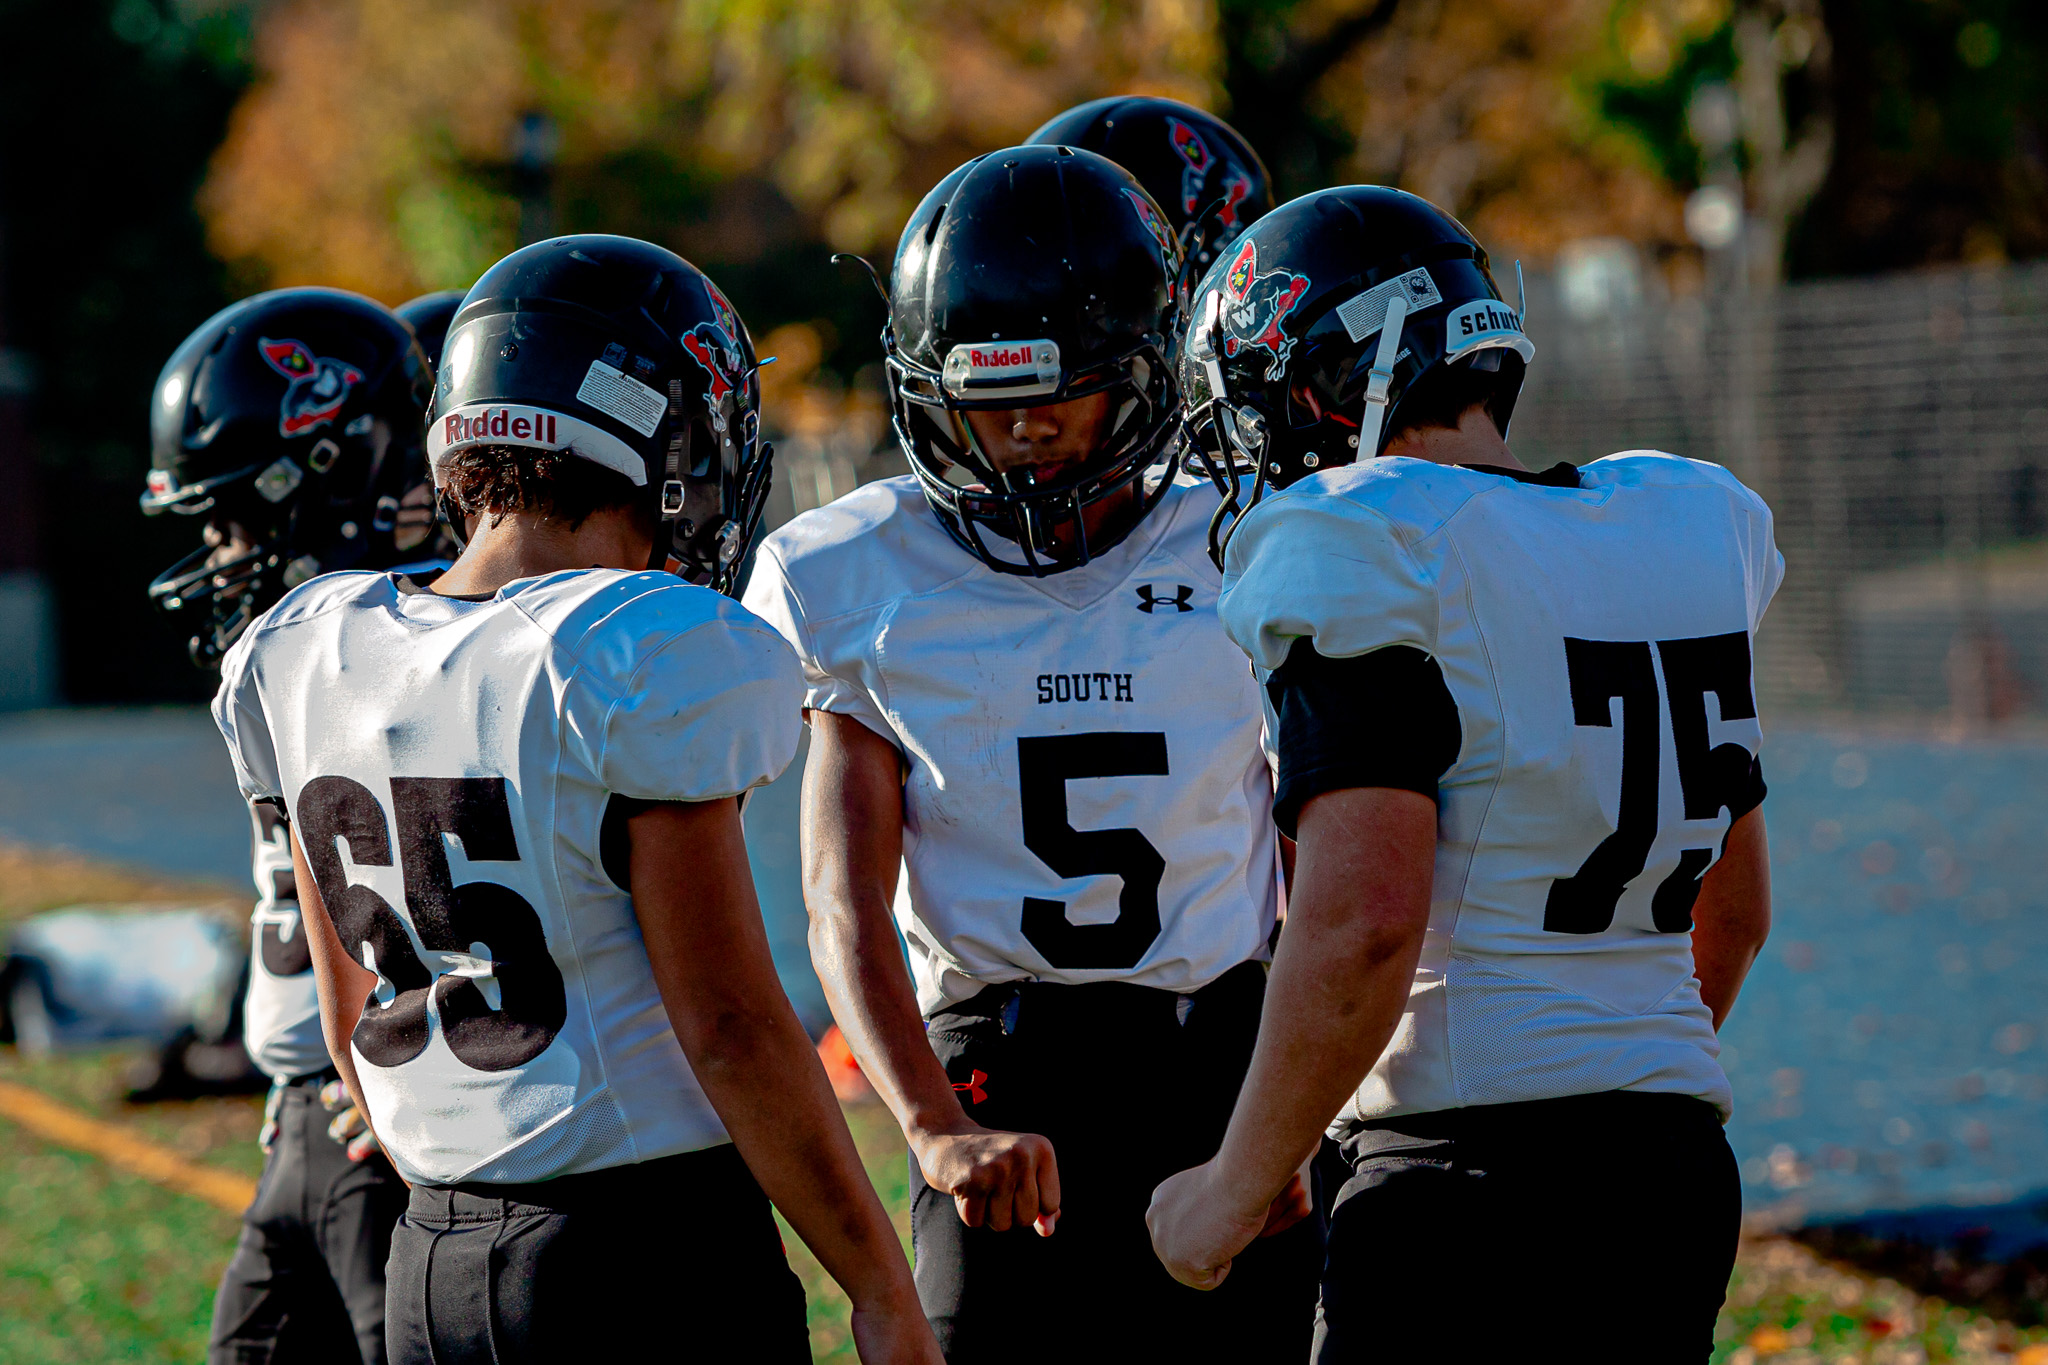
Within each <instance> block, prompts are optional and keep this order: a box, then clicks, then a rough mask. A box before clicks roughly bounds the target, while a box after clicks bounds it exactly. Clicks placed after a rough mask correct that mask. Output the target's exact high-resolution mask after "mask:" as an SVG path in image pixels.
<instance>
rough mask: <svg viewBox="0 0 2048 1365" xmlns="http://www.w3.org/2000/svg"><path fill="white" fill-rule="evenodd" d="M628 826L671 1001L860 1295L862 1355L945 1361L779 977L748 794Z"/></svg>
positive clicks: (701, 1067)
mask: <svg viewBox="0 0 2048 1365" xmlns="http://www.w3.org/2000/svg"><path fill="white" fill-rule="evenodd" d="M626 828H627V833H628V837H629V839H630V841H631V845H632V883H633V905H634V910H635V912H636V914H637V915H638V917H639V920H640V928H641V932H642V933H643V934H644V935H645V938H646V942H647V956H648V959H649V961H650V962H652V963H653V965H654V978H655V982H656V984H657V985H658V986H659V987H660V990H661V997H662V1003H663V1004H664V1005H665V1006H666V1007H667V1010H668V1017H669V1022H670V1024H671V1025H672V1026H673V1027H674V1029H675V1031H676V1038H677V1040H678V1041H680V1042H681V1043H682V1046H683V1053H684V1055H685V1056H686V1057H688V1058H689V1061H690V1069H691V1071H692V1072H693V1073H694V1074H695V1075H696V1076H697V1078H698V1080H699V1081H700V1082H701V1083H702V1084H703V1087H704V1093H705V1094H706V1095H707V1096H708V1097H709V1098H710V1100H711V1103H712V1106H713V1107H714V1108H716V1109H717V1111H718V1116H719V1118H720V1119H721V1120H723V1122H724V1123H725V1126H726V1130H727V1131H728V1132H729V1133H731V1135H732V1139H733V1142H734V1143H735V1144H736V1145H737V1146H738V1147H739V1150H740V1155H741V1156H743V1157H745V1158H746V1162H747V1165H748V1167H749V1168H750V1169H751V1170H752V1171H753V1172H754V1177H755V1179H757V1180H759V1181H760V1182H761V1188H762V1189H763V1190H764V1191H766V1193H767V1195H768V1198H769V1199H770V1200H771V1201H773V1202H774V1204H775V1207H776V1208H778V1209H780V1210H781V1211H782V1213H783V1216H784V1217H786V1218H788V1219H789V1221H790V1225H791V1226H793V1227H794V1228H795V1229H796V1230H797V1234H798V1235H799V1236H800V1237H802V1238H803V1239H804V1244H805V1245H806V1246H808V1247H810V1248H811V1250H812V1251H813V1252H814V1253H815V1254H816V1255H817V1257H818V1260H819V1261H820V1262H821V1263H822V1264H823V1265H824V1267H825V1269H826V1270H827V1271H828V1272H829V1273H830V1274H831V1276H832V1278H833V1279H835V1280H837V1281H838V1282H839V1284H840V1286H841V1287H842V1288H843V1289H845V1290H846V1293H847V1296H848V1297H849V1298H850V1299H851V1300H852V1301H853V1318H854V1336H855V1340H856V1342H857V1343H858V1344H859V1347H860V1355H861V1359H862V1360H864V1361H868V1362H880V1361H890V1362H899V1361H900V1362H912V1361H934V1362H935V1361H937V1360H938V1358H939V1355H938V1346H937V1344H936V1343H935V1342H934V1341H933V1340H932V1335H931V1330H930V1329H929V1328H928V1327H927V1326H926V1325H925V1321H924V1314H923V1312H922V1310H921V1309H920V1308H919V1307H918V1302H917V1291H916V1289H915V1287H914V1286H913V1285H912V1284H911V1279H910V1266H909V1264H908V1263H907V1262H906V1261H905V1260H904V1258H903V1249H902V1246H901V1245H900V1244H899V1243H898V1241H897V1238H896V1230H895V1228H894V1227H892V1226H891V1225H890V1223H889V1218H888V1215H887V1214H886V1213H884V1212H883V1210H882V1205H881V1201H880V1200H879V1199H878V1198H877V1197H876V1195H875V1191H874V1186H873V1185H872V1184H870V1183H869V1181H868V1177H867V1173H866V1171H864V1170H863V1169H862V1167H861V1163H860V1155H859V1153H858V1152H857V1151H856V1150H855V1149H854V1145H853V1137H852V1135H851V1134H850V1133H849V1132H848V1131H847V1128H846V1119H845V1117H844V1116H843V1115H842V1114H841V1113H840V1112H839V1106H838V1104H837V1102H836V1101H835V1100H834V1099H833V1097H832V1087H831V1084H830V1082H828V1081H827V1080H826V1079H825V1070H824V1068H823V1067H822V1066H821V1065H819V1062H818V1057H817V1054H816V1053H815V1052H814V1051H813V1050H812V1048H811V1044H810V1040H809V1039H808V1038H807V1037H806V1036H805V1034H804V1031H803V1026H802V1025H801V1024H800V1023H798V1021H797V1017H796V1012H795V1011H794V1010H792V1009H791V1008H790V1005H789V998H788V997H787V996H786V995H784V994H783V991H782V986H781V983H780V982H779V981H778V980H777V979H776V976H775V964H774V962H773V960H772V959H771V958H770V956H769V953H768V935H767V931H766V930H765V929H764V928H763V927H762V923H761V911H760V907H759V905H758V904H757V903H756V901H755V896H754V882H753V876H752V873H751V872H750V871H749V870H748V865H747V849H746V841H745V837H744V835H743V834H742V833H741V827H740V815H739V804H738V803H737V802H735V801H704V802H695V803H688V804H685V803H673V802H671V803H663V804H659V805H655V806H651V807H649V808H648V809H646V810H643V811H641V812H639V813H638V814H636V815H634V816H633V817H632V819H631V820H629V821H628V822H627V826H626Z"/></svg>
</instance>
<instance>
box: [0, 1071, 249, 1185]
mask: <svg viewBox="0 0 2048 1365" xmlns="http://www.w3.org/2000/svg"><path fill="white" fill-rule="evenodd" d="M0 1118H8V1119H13V1120H14V1121H15V1122H16V1123H18V1124H20V1125H21V1126H22V1127H24V1128H26V1129H28V1130H29V1131H30V1132H33V1133H35V1134H37V1135H39V1136H41V1137H44V1138H47V1139H48V1140H49V1141H51V1142H54V1143H57V1144H58V1145H59V1146H63V1147H70V1148H72V1149H74V1150H76V1151H80V1152H89V1153H91V1154H92V1155H93V1156H96V1157H98V1158H99V1159H100V1160H102V1161H104V1162H106V1163H107V1164H108V1165H109V1166H118V1167H120V1168H121V1169H122V1170H124V1171H128V1172H130V1173H132V1174H134V1175H139V1176H141V1177H142V1178H143V1179H144V1180H153V1181H155V1182H156V1183H157V1184H159V1185H163V1186H165V1187H167V1188H169V1189H173V1190H176V1191H177V1192H178V1193H180V1194H189V1195H191V1196H192V1197H193V1198H195V1199H204V1200H205V1201H206V1202H207V1203H209V1204H217V1205H219V1206H220V1207H221V1208H224V1209H226V1210H227V1211H228V1212H229V1213H240V1212H241V1211H242V1210H243V1209H245V1208H247V1207H248V1206H249V1201H250V1200H252V1199H254V1198H255V1197H256V1182H255V1181H253V1180H250V1179H249V1178H247V1177H246V1176H239V1175H236V1174H235V1173H234V1172H232V1171H223V1170H221V1169H220V1168H219V1167H217V1166H204V1165H201V1164H200V1163H198V1162H196V1161H188V1160H186V1159H185V1158H184V1157H182V1156H179V1155H178V1154H177V1153H176V1152H174V1151H172V1150H171V1149H170V1148H168V1147H160V1146H158V1145H157V1144H156V1143H154V1142H151V1141H149V1140H148V1139H147V1138H141V1137H137V1136H136V1135H135V1134H134V1133H132V1132H130V1131H129V1130H128V1129H126V1128H124V1127H122V1126H121V1125H120V1124H117V1123H105V1122H102V1121H101V1120H99V1119H96V1118H93V1117H91V1116H90V1115H88V1114H81V1113H79V1112H78V1111H77V1110H76V1109H73V1108H71V1107H70V1106H69V1105H65V1104H59V1103H58V1102H57V1101H56V1100H53V1099H51V1098H50V1097H49V1096H48V1095H45V1094H44V1093H43V1092H42V1091H40V1090H31V1089H30V1088H29V1087H27V1086H25V1085H16V1084H14V1083H13V1082H12V1081H0Z"/></svg>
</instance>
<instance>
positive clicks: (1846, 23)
mask: <svg viewBox="0 0 2048 1365" xmlns="http://www.w3.org/2000/svg"><path fill="white" fill-rule="evenodd" d="M1609 38H1610V41H1609V44H1608V51H1607V54H1606V57H1605V58H1604V60H1602V61H1600V62H1597V63H1596V64H1595V66H1594V68H1593V69H1592V70H1591V71H1590V73H1589V74H1590V79H1591V86H1592V88H1593V90H1594V92H1595V96H1596V102H1597V107H1598V108H1599V110H1600V112H1601V114H1602V115H1604V116H1605V117H1606V118H1608V119H1609V120H1611V121H1612V122H1613V123H1614V125H1615V126H1616V127H1618V128H1621V129H1626V130H1627V131H1628V133H1629V134H1630V135H1631V136H1632V137H1633V138H1634V139H1635V140H1636V141H1637V143H1638V144H1639V146H1640V147H1641V149H1642V151H1643V153H1644V154H1645V155H1646V156H1647V157H1648V158H1649V159H1650V160H1651V161H1652V162H1653V163H1654V164H1656V165H1657V166H1658V167H1659V168H1660V169H1661V171H1662V172H1663V174H1664V175H1665V177H1666V178H1667V179H1668V180H1669V181H1670V182H1671V183H1672V184H1674V185H1675V186H1677V187H1679V188H1680V189H1691V188H1693V187H1696V186H1698V185H1700V184H1702V183H1704V182H1705V180H1706V179H1707V176H1708V171H1707V167H1706V165H1705V161H1704V159H1703V157H1702V154H1701V149H1700V145H1699V136H1700V129H1699V128H1698V127H1697V126H1695V125H1696V124H1697V122H1698V120H1697V119H1696V118H1689V117H1688V115H1689V114H1696V113H1697V112H1698V109H1699V104H1698V97H1699V95H1700V93H1701V91H1702V90H1703V89H1705V90H1711V89H1713V88H1714V87H1717V86H1725V87H1727V88H1728V90H1729V91H1730V93H1731V94H1732V95H1733V96H1734V105H1733V108H1734V112H1735V113H1736V115H1737V117H1738V122H1739V126H1738V128H1737V129H1736V133H1737V137H1738V144H1739V145H1738V147H1737V149H1736V150H1737V160H1738V163H1739V170H1740V173H1741V178H1742V184H1743V189H1744V196H1745V199H1746V201H1747V208H1748V211H1749V213H1750V215H1751V219H1752V232H1753V234H1754V235H1755V238H1756V240H1754V241H1753V242H1752V244H1751V247H1750V251H1751V255H1752V257H1753V260H1752V266H1753V268H1752V271H1751V274H1752V277H1753V278H1762V279H1766V280H1767V279H1770V278H1772V277H1774V276H1775V275H1776V274H1777V273H1778V271H1779V269H1780V268H1781V267H1782V269H1783V270H1784V271H1785V272H1786V273H1789V274H1791V275H1793V276H1810V275H1828V274H1844V273H1860V272H1868V271H1878V270H1898V269H1906V268H1910V267H1913V266H1916V265H1922V264H1928V263H1934V262H1941V261H1957V260H1996V259H2003V258H2006V257H2019V256H2035V255H2040V254H2042V253H2044V252H2048V7H2043V6H2041V5H2039V4H2037V3H2029V2H2028V0H1740V3H1730V0H1619V3H1617V4H1616V5H1615V7H1614V16H1613V19H1612V21H1611V24H1610V31H1609Z"/></svg>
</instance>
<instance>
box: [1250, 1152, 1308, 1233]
mask: <svg viewBox="0 0 2048 1365" xmlns="http://www.w3.org/2000/svg"><path fill="white" fill-rule="evenodd" d="M1315 1159H1316V1158H1315V1153H1314V1152H1310V1153H1309V1155H1308V1159H1307V1160H1305V1161H1303V1162H1302V1163H1301V1169H1299V1170H1297V1171H1296V1172H1295V1173H1294V1174H1293V1175H1291V1176H1289V1177H1288V1178H1287V1187H1286V1188H1285V1189H1283V1190H1281V1191H1280V1193H1278V1194H1276V1195H1274V1196H1273V1202H1272V1203H1271V1204H1269V1205H1267V1207H1266V1226H1265V1227H1264V1228H1262V1229H1260V1231H1259V1236H1261V1237H1272V1236H1275V1235H1277V1234H1279V1233H1282V1232H1285V1231H1287V1229H1289V1228H1291V1227H1293V1226H1294V1225H1295V1224H1296V1223H1299V1222H1300V1221H1301V1220H1302V1219H1304V1218H1306V1217H1308V1216H1309V1215H1310V1214H1311V1213H1314V1212H1315V1207H1314V1205H1313V1204H1312V1203H1311V1201H1310V1198H1309V1176H1308V1168H1309V1166H1310V1165H1311V1164H1312V1163H1314V1161H1315Z"/></svg>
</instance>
